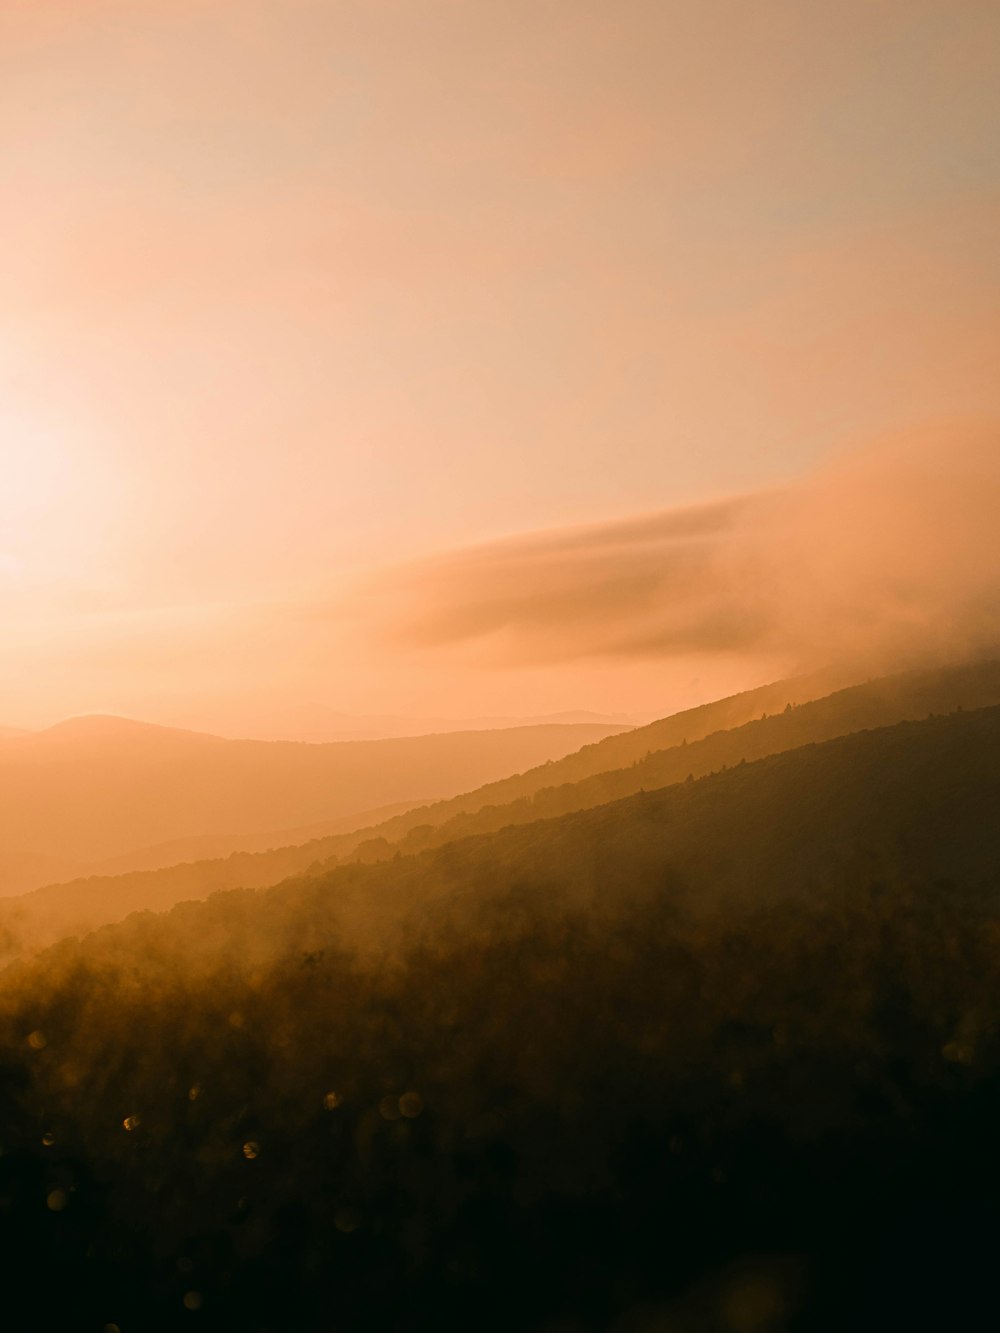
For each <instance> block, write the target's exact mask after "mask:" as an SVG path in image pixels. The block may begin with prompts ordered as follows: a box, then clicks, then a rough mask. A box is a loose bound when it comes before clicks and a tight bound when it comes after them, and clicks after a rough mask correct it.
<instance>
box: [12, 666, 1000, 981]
mask: <svg viewBox="0 0 1000 1333" xmlns="http://www.w3.org/2000/svg"><path fill="white" fill-rule="evenodd" d="M774 697H779V698H780V697H783V696H781V695H780V694H779V695H775V696H774ZM758 702H759V699H758ZM991 703H1000V663H990V662H987V663H980V664H974V665H968V666H963V667H957V668H950V669H947V670H935V671H930V672H912V673H908V674H905V675H901V676H894V677H886V678H884V679H880V680H876V681H870V682H867V683H866V684H865V685H861V686H856V687H852V688H851V689H848V690H842V691H838V692H837V693H836V694H833V695H830V696H828V697H827V698H825V699H820V700H816V701H814V702H812V703H806V704H803V705H801V706H800V707H798V708H790V709H788V711H784V712H780V713H778V714H777V715H775V716H772V717H767V718H764V719H757V720H756V721H753V722H750V723H747V724H745V725H744V726H742V727H737V728H734V729H732V730H729V731H720V732H715V733H713V734H712V735H710V736H708V737H705V738H704V739H703V740H700V741H694V742H692V743H691V744H684V745H676V746H674V747H672V748H670V749H667V750H664V751H660V752H654V753H652V754H648V755H647V754H646V751H645V750H642V751H640V753H641V754H642V755H644V756H645V757H643V758H640V759H638V760H636V761H634V762H633V763H632V764H631V765H630V766H629V767H627V768H624V769H619V770H611V771H609V772H606V773H599V774H596V775H594V776H592V777H589V778H584V779H582V780H580V781H578V782H575V783H568V784H565V785H563V786H560V787H550V786H548V785H547V779H548V778H549V775H550V774H551V773H553V772H555V771H559V772H561V771H563V769H564V768H565V766H566V763H567V762H569V761H576V760H577V758H578V756H575V755H574V756H569V759H568V760H567V761H559V762H557V763H554V764H551V765H545V766H543V767H542V768H540V769H536V770H532V771H531V772H529V773H527V774H524V775H522V776H521V777H520V778H518V779H516V780H515V782H516V784H517V785H518V786H520V787H527V786H529V785H530V784H533V785H534V789H535V792H534V795H533V796H532V797H531V798H530V799H528V798H522V799H520V800H517V801H513V802H510V803H508V804H504V805H491V804H486V802H487V801H488V798H489V797H490V796H491V795H492V794H493V793H494V792H495V791H496V790H497V788H498V787H499V788H502V789H503V790H508V789H509V787H510V786H511V784H510V783H500V784H495V785H494V786H492V787H486V788H481V789H480V790H479V791H477V792H472V793H469V794H467V795H466V796H463V797H459V798H457V799H456V800H454V801H445V802H439V803H438V804H436V805H433V806H430V807H421V808H419V809H417V810H414V811H412V812H408V813H406V814H405V815H403V816H397V817H393V818H391V819H389V820H386V821H384V822H382V823H381V824H379V825H376V826H374V827H372V828H368V829H361V830H356V831H355V832H352V833H347V834H337V835H331V836H328V837H326V838H322V839H317V840H314V841H311V842H310V843H308V844H304V845H302V846H297V847H287V848H282V849H279V850H275V851H271V852H267V853H263V854H259V855H236V856H230V857H229V858H228V859H227V860H224V861H223V860H216V861H204V862H197V863H193V864H190V865H180V866H175V867H172V868H170V869H166V870H161V871H158V872H156V873H151V874H132V875H122V876H115V877H112V878H97V879H93V880H89V881H76V882H70V883H67V884H60V885H52V886H49V887H47V888H44V889H40V890H38V891H37V892H35V893H33V894H30V895H28V896H26V897H23V898H17V899H12V900H10V902H8V903H4V904H0V942H2V952H0V957H2V958H4V959H8V958H10V957H12V956H14V955H15V954H16V953H17V952H19V951H20V950H22V949H25V948H37V947H40V946H44V945H47V944H49V943H53V942H54V941H55V940H57V939H59V938H61V937H62V936H64V935H68V934H81V933H85V932H86V931H87V930H90V929H93V928H94V927H96V926H99V925H103V924H105V923H106V922H109V921H115V920H120V919H121V918H122V917H124V916H126V915H127V914H128V913H129V912H130V911H135V910H139V909H143V908H149V909H152V910H164V909H166V908H169V907H171V906H173V904H174V903H175V902H180V901H182V900H184V899H191V898H203V897H207V896H208V894H209V893H212V892H216V891H218V890H220V889H231V888H239V887H260V886H264V885H268V884H273V883H276V882H277V881H278V880H280V879H284V878H287V877H288V876H290V875H294V874H300V873H302V872H303V871H306V870H309V869H310V868H311V867H314V866H315V867H316V868H317V870H318V869H320V868H322V866H323V865H324V864H327V865H331V864H335V863H336V861H337V860H338V859H341V860H346V859H362V860H379V859H383V858H385V857H386V856H391V855H393V854H395V852H396V851H397V850H402V851H404V852H410V851H419V850H421V849H423V848H426V847H431V846H440V845H442V844H444V843H446V842H449V841H453V840H454V839H456V838H461V837H466V836H469V835H471V834H475V833H483V832H492V831H495V830H497V829H501V828H503V827H505V826H506V825H508V824H522V823H529V822H531V821H533V820H536V819H543V818H550V817H552V816H554V815H559V814H565V813H567V812H569V811H571V810H579V809H588V808H591V807H593V806H596V805H600V804H603V803H605V802H608V801H611V800H617V799H620V798H622V797H624V796H628V795H630V794H632V793H634V792H638V791H641V790H643V789H647V790H651V789H653V788H656V787H661V786H667V785H669V784H671V783H674V782H680V781H683V780H684V779H685V778H686V777H687V776H688V775H689V774H691V775H693V776H695V777H701V776H704V775H705V774H707V773H711V772H714V771H716V770H718V769H720V768H723V767H725V766H727V765H729V766H732V765H734V764H738V763H740V762H742V761H744V760H752V759H757V758H761V757H763V756H765V755H768V754H774V753H779V752H781V751H783V750H788V749H793V748H795V747H796V746H799V745H803V744H807V743H810V742H815V741H822V740H827V739H830V738H832V737H834V736H838V735H843V734H845V733H847V732H851V731H856V730H860V729H863V728H865V727H879V726H887V725H891V724H893V723H895V722H897V721H901V720H906V719H913V718H918V717H923V716H926V714H927V713H929V712H950V711H952V710H954V709H957V708H963V707H964V708H975V707H981V706H984V705H987V704H991ZM723 704H724V705H725V708H724V709H723V710H722V712H720V713H715V714H712V716H716V717H717V716H721V715H725V714H727V713H728V714H733V715H737V714H735V710H734V707H733V704H732V701H723ZM744 706H745V704H744V705H741V707H744ZM698 711H699V715H700V717H701V719H702V721H703V720H704V717H705V711H704V710H698ZM684 717H687V715H684ZM668 723H669V725H668ZM689 728H691V721H690V718H687V720H686V721H678V720H676V719H666V720H664V722H662V723H657V724H655V725H654V726H653V727H650V728H642V729H640V730H639V731H636V732H635V733H632V735H630V736H628V737H621V738H619V737H614V738H612V740H613V741H614V742H615V745H614V746H613V747H612V748H613V750H614V752H615V753H618V754H619V755H620V754H621V752H622V744H620V743H619V742H621V743H624V742H627V741H632V740H633V739H637V738H638V740H639V743H640V745H641V744H642V743H643V739H642V738H643V737H644V738H645V742H646V743H648V742H649V741H650V740H653V741H655V738H656V737H657V736H660V737H663V736H669V735H675V734H677V732H678V731H679V730H684V731H685V732H686V731H687V730H688V729H689ZM608 747H609V742H602V743H601V744H599V745H596V746H590V747H588V749H587V750H586V751H585V752H583V753H584V755H585V758H586V762H587V763H588V764H590V763H591V762H592V761H593V758H594V756H595V755H596V754H599V753H607V752H608ZM456 809H458V810H459V813H458V814H455V813H453V812H454V811H455V810H456ZM466 810H467V812H466ZM437 821H440V822H437Z"/></svg>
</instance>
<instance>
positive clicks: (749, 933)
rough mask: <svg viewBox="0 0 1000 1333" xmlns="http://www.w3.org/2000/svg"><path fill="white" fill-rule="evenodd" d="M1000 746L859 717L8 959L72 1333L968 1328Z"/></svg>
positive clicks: (988, 1070) (992, 1174)
mask: <svg viewBox="0 0 1000 1333" xmlns="http://www.w3.org/2000/svg"><path fill="white" fill-rule="evenodd" d="M998 756H1000V708H992V709H987V710H981V711H975V712H972V711H970V712H964V713H959V714H956V715H954V716H951V717H947V718H931V719H927V720H924V721H921V722H916V723H906V724H901V725H898V726H896V727H892V728H887V729H883V730H879V731H874V732H863V733H860V734H856V735H852V736H848V737H844V738H841V739H838V740H833V741H828V742H826V743H824V744H822V745H809V746H805V747H802V748H800V749H797V750H795V751H792V752H789V753H785V754H781V755H775V756H772V757H770V758H767V759H764V760H761V761H758V762H756V763H748V764H745V765H740V766H739V767H737V768H731V769H729V770H727V771H726V772H723V773H719V774H716V775H713V776H710V777H707V778H704V779H701V780H699V781H693V782H691V783H684V784H681V785H679V786H673V787H670V788H667V789H664V790H660V791H656V792H646V793H640V794H637V795H635V796H632V797H630V798H628V799H626V800H623V801H620V802H617V803H615V804H612V805H606V806H602V807H600V808H598V809H595V810H590V811H583V812H578V813H575V814H571V815H567V816H563V817H562V818H560V819H556V820H551V821H538V822H535V823H533V824H530V825H527V826H524V827H520V828H509V829H506V830H504V831H503V832H501V833H498V834H493V835H489V836H482V837H478V838H470V839H467V840H464V841H462V842H457V843H452V844H450V845H448V846H447V847H444V848H441V849H438V850H435V851H431V852H427V853H424V854H422V855H419V856H411V857H403V858H400V859H399V860H398V861H393V862H389V863H386V864H382V865H372V866H363V865H352V866H345V867H342V868H340V869H337V870H335V871H333V872H331V873H330V874H329V875H328V876H326V877H324V878H321V879H313V880H300V881H294V882H291V883H289V884H286V885H283V886H280V887H278V888H275V889H272V890H269V891H266V892H263V893H261V892H250V891H247V892H244V893H234V894H223V895H217V896H216V897H214V898H213V899H212V900H211V901H209V902H208V903H204V904H187V905H184V906H182V907H178V908H175V909H174V910H173V911H172V912H171V913H169V914H167V915H165V916H161V917H155V916H150V915H144V916H136V917H133V918H131V919H130V920H129V921H127V922H125V923H123V924H121V925H119V926H113V927H108V928H107V929H105V930H103V931H100V932H98V933H97V934H95V935H93V936H91V937H90V938H89V939H87V940H86V941H83V942H82V943H80V944H74V943H66V944H64V945H61V946H59V947H58V948H57V949H55V950H53V951H50V953H48V954H47V955H45V956H43V957H42V958H40V959H38V960H36V961H35V962H33V963H31V964H26V965H22V966H19V967H17V968H15V969H11V970H9V971H8V972H7V973H6V974H5V976H4V979H3V985H2V987H0V1001H2V1006H0V1008H2V1013H3V1022H2V1036H3V1038H4V1040H5V1044H6V1046H7V1049H8V1050H10V1051H11V1052H14V1053H15V1054H13V1056H12V1060H11V1064H10V1066H9V1067H8V1070H7V1072H6V1075H5V1079H6V1082H5V1087H6V1089H7V1095H8V1100H7V1103H6V1109H5V1111H4V1116H5V1125H4V1133H5V1143H6V1145H7V1153H6V1155H5V1156H4V1157H3V1158H0V1184H2V1185H3V1188H4V1191H5V1197H6V1198H7V1199H8V1201H9V1202H8V1205H7V1208H6V1209H5V1210H3V1211H2V1212H0V1241H2V1242H3V1244H4V1245H5V1252H6V1253H8V1255H9V1256H10V1260H11V1262H14V1263H17V1262H19V1258H20V1259H21V1260H22V1261H23V1262H25V1263H30V1262H31V1257H32V1256H33V1255H34V1254H35V1253H36V1252H41V1253H44V1254H45V1255H46V1256H47V1258H48V1262H49V1263H50V1264H52V1265H54V1267H55V1271H60V1272H67V1271H68V1272H72V1273H73V1275H74V1282H73V1284H72V1301H73V1302H74V1304H73V1305H72V1307H71V1309H72V1313H71V1316H70V1317H71V1322H70V1323H68V1324H67V1323H65V1322H63V1323H60V1325H59V1326H65V1327H74V1328H77V1327H78V1328H83V1327H92V1326H96V1327H101V1326H102V1324H105V1323H108V1322H110V1321H113V1322H114V1323H115V1324H117V1325H118V1326H119V1327H121V1328H122V1329H124V1328H126V1327H128V1326H138V1327H143V1328H151V1329H174V1328H182V1327H188V1326H189V1323H187V1322H185V1321H189V1319H190V1310H191V1308H192V1301H193V1302H194V1304H195V1305H196V1307H197V1308H198V1309H200V1310H201V1311H203V1317H204V1319H205V1320H206V1321H207V1326H209V1327H214V1328H219V1329H230V1328H232V1329H236V1328H249V1329H255V1330H264V1329H279V1328H280V1329H283V1328H288V1327H295V1328H297V1329H301V1330H304V1331H306V1333H308V1331H309V1330H317V1333H318V1330H320V1329H326V1328H328V1327H329V1311H330V1310H331V1309H333V1308H335V1309H336V1310H337V1311H338V1314H339V1319H340V1321H341V1322H342V1323H343V1324H344V1325H345V1326H346V1327H348V1328H350V1329H352V1330H373V1331H374V1330H376V1329H379V1330H383V1329H394V1330H395V1329H398V1330H404V1329H422V1328H426V1327H430V1326H431V1324H432V1322H433V1323H434V1324H435V1325H436V1326H443V1327H474V1328H478V1329H484V1330H494V1329H496V1330H499V1329H501V1328H510V1327H518V1328H524V1329H527V1330H534V1329H537V1330H542V1329H550V1328H554V1327H559V1328H573V1329H582V1330H593V1331H594V1333H596V1331H597V1330H598V1329H608V1328H614V1329H626V1330H627V1329H644V1328H646V1329H650V1330H652V1329H654V1328H661V1327H668V1328H674V1329H679V1330H682V1333H698V1331H699V1330H719V1331H720V1333H721V1331H722V1330H726V1329H737V1330H738V1329H751V1330H763V1329H774V1330H778V1329H788V1330H793V1329H799V1328H804V1329H824V1330H830V1333H833V1330H839V1329H842V1328H844V1327H847V1326H850V1327H854V1328H865V1329H873V1330H874V1329H884V1328H886V1327H898V1326H902V1325H905V1326H908V1327H916V1326H924V1327H927V1326H931V1327H968V1326H972V1325H971V1324H970V1323H968V1322H967V1321H968V1319H969V1318H970V1317H971V1313H972V1309H973V1306H972V1304H970V1303H972V1302H974V1301H975V1300H976V1299H977V1298H979V1297H981V1296H983V1295H985V1294H988V1291H989V1287H990V1283H991V1276H990V1275H991V1273H992V1268H991V1266H989V1265H987V1266H986V1267H983V1268H981V1267H980V1263H981V1262H985V1260H986V1256H987V1255H988V1253H989V1251H990V1248H991V1246H992V1243H993V1242H992V1237H993V1223H992V1218H993V1210H994V1207H995V1205H994V1199H995V1197H996V1189H997V1186H998V1184H1000V1168H998V1167H997V1166H996V1164H995V1162H996V1159H995V1153H993V1152H992V1146H991V1145H992V1144H993V1140H994V1127H995V1123H996V1118H997V1115H998V1114H1000V1083H998V1082H997V1079H996V1077H995V1074H994V1073H993V1070H995V1068H996V1066H997V1061H998V1059H1000V1046H998V1036H997V1034H998V1032H1000V999H998V996H1000V985H998V983H1000V964H998V962H997V959H998V957H1000V954H998V951H997V948H996V945H997V942H998V940H1000V892H998V890H1000V879H998V868H1000V825H998V822H997V820H996V817H995V811H996V809H997V803H998V801H1000V762H998ZM46 1197H47V1198H48V1199H49V1200H50V1203H49V1209H48V1211H46V1210H45V1209H43V1208H42V1207H41V1203H40V1200H41V1199H43V1198H46ZM151 1197H155V1198H156V1200H157V1206H156V1210H155V1220H153V1221H151V1220H150V1214H149V1212H148V1203H149V1199H150V1198H151ZM53 1201H54V1202H53ZM963 1265H964V1266H963ZM914 1266H916V1268H917V1269H918V1270H926V1271H927V1272H928V1273H932V1274H937V1273H943V1274H950V1273H952V1272H954V1271H956V1266H957V1267H959V1268H961V1271H962V1273H963V1281H962V1283H961V1284H960V1287H959V1288H958V1290H957V1291H956V1288H955V1286H954V1284H953V1283H952V1282H951V1281H950V1280H949V1281H946V1280H943V1279H942V1280H941V1281H935V1282H933V1283H917V1284H913V1283H912V1282H909V1281H907V1282H906V1284H905V1285H902V1286H901V1279H902V1278H903V1276H904V1275H909V1274H911V1273H912V1272H913V1269H914ZM192 1293H193V1294H192ZM31 1298H32V1301H33V1302H34V1303H33V1305H32V1307H31V1308H32V1309H33V1310H34V1312H35V1316H36V1320H38V1319H40V1320H41V1321H42V1322H45V1320H48V1321H49V1323H50V1324H51V1323H52V1321H53V1320H55V1321H57V1322H58V1321H59V1320H65V1318H66V1315H65V1308H66V1307H64V1305H62V1304H60V1302H61V1301H63V1300H64V1292H63V1290H62V1289H61V1288H60V1287H59V1286H52V1285H49V1286H47V1287H42V1288H37V1289H33V1290H32V1293H31ZM17 1299H18V1293H15V1297H14V1300H15V1303H16V1301H17ZM15 1308H16V1305H15ZM920 1319H923V1320H925V1321H927V1322H924V1323H922V1324H920V1323H918V1322H915V1321H918V1320H920Z"/></svg>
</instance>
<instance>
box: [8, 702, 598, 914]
mask: <svg viewBox="0 0 1000 1333" xmlns="http://www.w3.org/2000/svg"><path fill="white" fill-rule="evenodd" d="M617 730H619V728H617V727H610V726H605V725H589V724H584V725H569V726H558V725H550V726H540V727H523V728H511V729H507V730H493V731H484V732H464V733H457V732H456V733H453V734H450V735H438V736H423V737H413V738H406V739H400V740H382V741H354V742H344V743H340V744H330V745H307V744H301V743H294V742H264V741H230V740H223V739H221V738H219V737H217V736H209V735H204V734H201V733H197V732H190V731H180V730H175V729H172V728H167V727H158V726H152V725H148V724H145V723H139V722H133V721H129V720H127V719H124V718H115V717H83V718H75V719H71V720H69V721H66V722H62V723H59V724H58V725H56V726H54V727H50V728H48V729H47V730H45V731H40V732H34V733H31V734H28V735H25V736H17V737H9V738H7V739H6V740H3V741H2V742H0V892H2V893H6V894H11V893H15V892H23V891H25V890H28V889H31V888H34V887H36V886H37V885H39V884H44V883H46V882H52V881H54V880H65V879H68V878H70V877H72V876H75V875H79V874H85V873H89V872H91V871H92V870H95V869H97V868H99V867H101V866H103V865H105V864H107V863H113V868H114V869H116V870H120V871H125V870H128V869H131V868H132V867H133V866H135V867H138V866H148V865H149V864H151V863H152V864H154V865H155V864H160V865H162V864H163V860H162V856H160V857H157V855H156V854H155V853H152V852H151V851H150V850H149V849H151V848H155V847H157V846H158V845H159V844H162V843H169V842H177V841H179V840H180V841H183V842H186V841H187V840H189V839H196V838H201V837H206V836H209V835H211V836H212V837H213V838H215V839H217V841H216V843H215V844H214V846H213V849H212V850H213V851H214V852H215V853H216V854H219V853H220V852H225V853H228V852H230V851H234V850H237V849H239V848H240V847H242V846H245V845H247V839H250V840H251V842H252V843H253V845H256V846H275V845H281V843H282V842H284V841H287V836H286V835H284V834H282V832H281V830H287V829H298V828H301V826H303V825H305V826H310V825H316V824H319V825H323V826H326V827H330V826H331V825H339V826H343V821H344V820H345V819H347V818H348V817H355V816H357V817H361V818H363V817H364V816H365V813H366V812H368V811H371V810H374V809H376V808H381V807H385V806H388V805H398V804H400V803H411V802H413V801H417V800H427V799H428V798H429V797H440V796H447V795H453V794H455V793H457V792H459V791H462V790H466V789H468V788H469V787H475V786H477V785H479V784H480V783H482V782H486V781H490V780H493V779H495V778H498V777H500V776H506V775H508V774H510V773H512V772H515V771H518V770H521V769H525V768H532V767H534V766H535V765H537V764H539V763H543V762H545V761H547V760H549V759H558V758H561V757H562V756H563V755H565V754H566V753H568V752H571V751H574V750H576V749H578V748H579V746H580V745H581V744H584V743H585V742H587V741H592V740H599V739H602V738H604V737H606V736H608V735H609V734H612V733H614V732H615V731H617ZM261 834H271V835H272V836H271V837H270V838H269V839H264V840H261V839H260V835H261ZM307 836H308V835H307ZM185 854H190V849H189V848H188V847H182V848H181V855H182V856H183V855H185ZM195 854H197V852H196V853H195ZM168 855H169V854H168ZM133 858H134V859H133Z"/></svg>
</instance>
